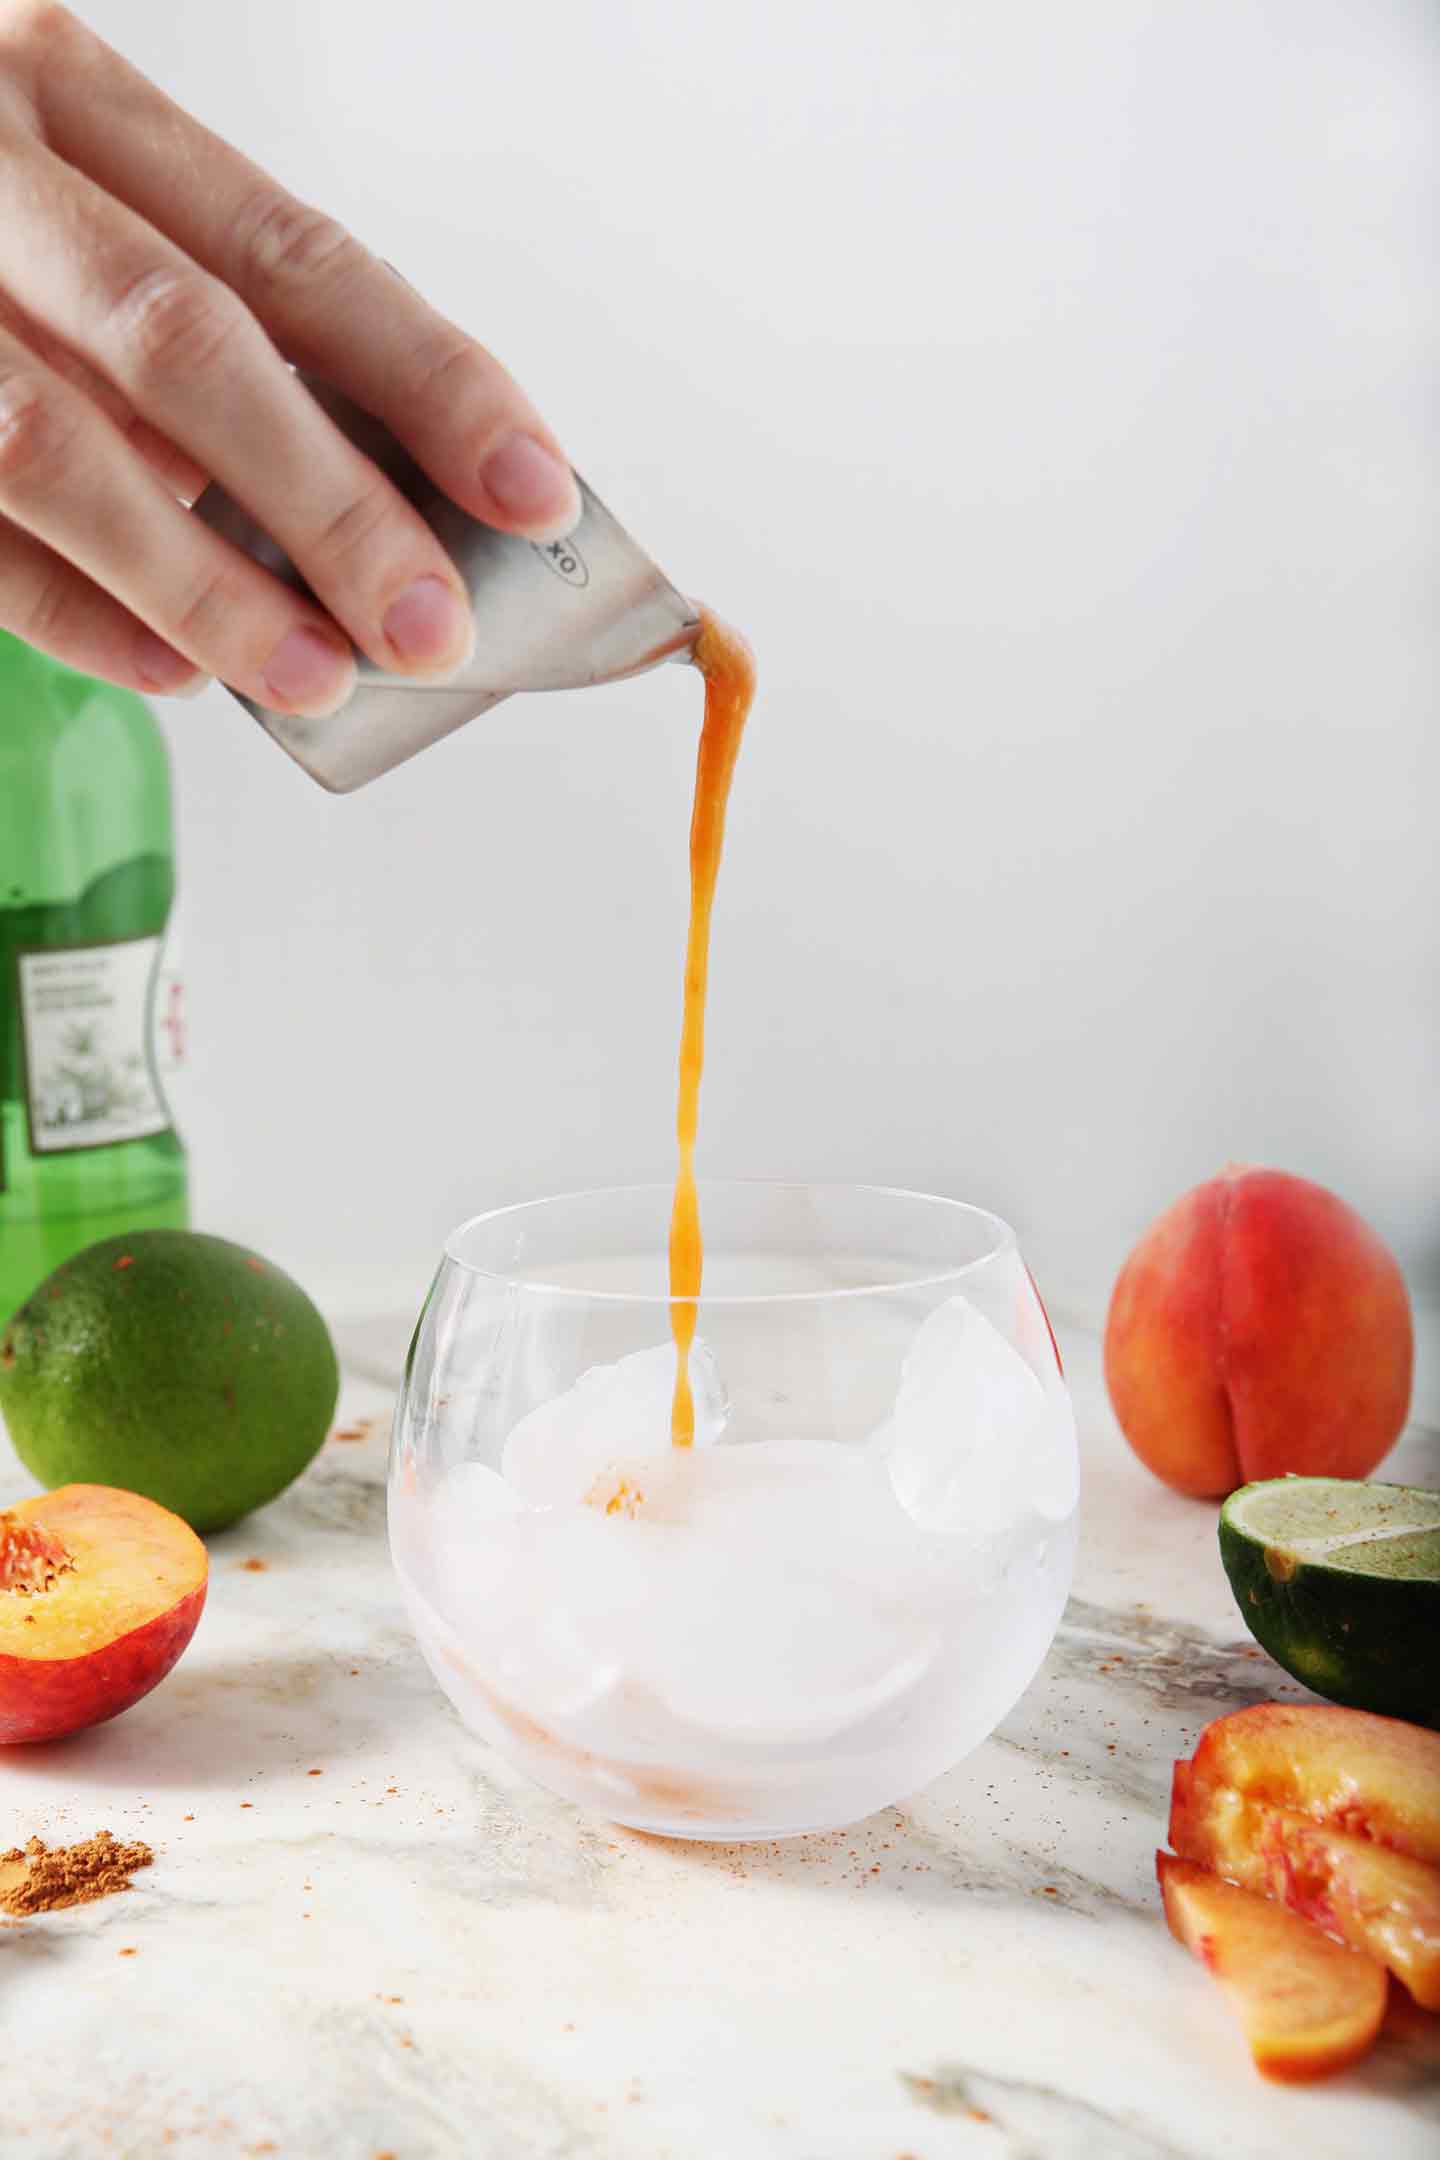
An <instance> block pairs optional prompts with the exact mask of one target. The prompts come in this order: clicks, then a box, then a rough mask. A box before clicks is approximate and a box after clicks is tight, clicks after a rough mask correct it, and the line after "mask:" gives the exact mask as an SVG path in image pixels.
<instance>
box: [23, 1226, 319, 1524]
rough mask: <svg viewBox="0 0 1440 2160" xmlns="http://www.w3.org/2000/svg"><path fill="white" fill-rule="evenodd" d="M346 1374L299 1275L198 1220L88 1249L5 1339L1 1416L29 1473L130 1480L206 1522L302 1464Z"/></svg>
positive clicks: (232, 1511) (248, 1505) (281, 1481)
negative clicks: (208, 1232) (295, 1278)
mask: <svg viewBox="0 0 1440 2160" xmlns="http://www.w3.org/2000/svg"><path fill="white" fill-rule="evenodd" d="M339 1386H340V1373H339V1368H338V1366H337V1364H336V1361H335V1350H334V1346H333V1345H332V1343H331V1341H330V1336H329V1332H328V1330H327V1328H326V1326H325V1323H324V1321H323V1320H322V1319H321V1317H320V1315H319V1313H318V1312H317V1311H316V1309H315V1307H314V1306H313V1305H312V1304H311V1302H310V1300H309V1298H308V1297H307V1296H306V1295H305V1292H304V1291H303V1290H302V1289H301V1288H300V1285H299V1284H298V1283H296V1282H292V1281H291V1279H290V1277H289V1276H288V1275H285V1274H283V1273H282V1272H281V1270H280V1269H279V1268H277V1267H273V1266H272V1265H271V1263H270V1262H269V1261H268V1260H264V1259H262V1258H261V1257H260V1255H259V1254H258V1253H253V1252H247V1251H246V1250H245V1248H244V1246H243V1245H232V1244H230V1243H229V1242H228V1241H227V1240H226V1239H225V1238H218V1237H207V1236H205V1235H203V1234H202V1233H201V1232H199V1231H194V1230H141V1231H137V1232H136V1233H135V1234H134V1235H133V1236H131V1237H118V1238H106V1239H104V1240H103V1241H102V1242H101V1243H100V1244H98V1245H91V1246H88V1247H87V1248H86V1250H85V1251H84V1252H81V1253H77V1254H76V1255H75V1257H74V1258H73V1259H71V1260H67V1261H66V1262H65V1264H64V1265H63V1267H58V1268H57V1269H56V1270H55V1272H54V1274H53V1275H51V1276H49V1277H48V1278H47V1279H46V1281H44V1282H43V1283H41V1285H40V1287H39V1289H38V1290H36V1291H34V1292H33V1293H32V1295H31V1296H30V1297H29V1298H27V1300H26V1302H25V1303H24V1304H23V1305H22V1306H21V1307H20V1310H19V1311H18V1312H17V1313H16V1314H15V1315H14V1317H13V1319H12V1320H11V1321H10V1323H9V1325H8V1326H7V1327H6V1328H5V1330H4V1333H3V1335H0V1412H3V1414H4V1418H5V1423H6V1425H7V1426H8V1427H9V1430H10V1437H11V1439H12V1440H13V1441H14V1443H15V1452H16V1454H17V1455H18V1456H19V1457H20V1460H21V1461H22V1462H23V1463H24V1465H25V1467H26V1469H27V1470H29V1471H30V1472H31V1473H32V1475H33V1476H35V1477H37V1478H39V1479H40V1481H41V1482H42V1484H44V1485H46V1486H49V1487H54V1486H56V1485H69V1484H87V1485H119V1486H123V1487H124V1488H125V1489H126V1490H127V1491H129V1492H137V1493H143V1494H144V1495H145V1496H146V1498H147V1499H150V1500H158V1501H159V1503H160V1505H161V1506H162V1507H167V1508H170V1509H172V1510H173V1512H174V1513H175V1514H177V1515H183V1516H184V1518H185V1520H186V1522H188V1523H189V1524H190V1526H191V1527H192V1529H195V1530H201V1531H206V1530H223V1529H224V1528H225V1525H226V1524H227V1523H232V1522H234V1521H235V1520H236V1519H237V1518H238V1517H239V1516H241V1515H248V1514H249V1512H250V1510H251V1509H252V1508H257V1507H261V1506H263V1504H264V1503H265V1501H267V1500H273V1499H274V1497H275V1495H276V1493H278V1492H282V1491H283V1490H284V1488H285V1487H286V1486H287V1485H288V1484H289V1483H290V1482H291V1480H292V1479H293V1478H296V1477H298V1476H299V1474H300V1472H301V1471H302V1470H303V1469H304V1468H305V1465H306V1464H307V1463H308V1462H309V1461H310V1459H311V1457H312V1456H313V1455H314V1454H315V1452H316V1450H317V1449H318V1448H319V1446H320V1444H321V1442H322V1441H323V1440H324V1438H325V1435H326V1432H327V1431H328V1429H329V1425H330V1420H331V1417H332V1416H333V1414H334V1410H335V1398H336V1395H337V1394H338V1392H339Z"/></svg>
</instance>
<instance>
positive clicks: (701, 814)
mask: <svg viewBox="0 0 1440 2160" xmlns="http://www.w3.org/2000/svg"><path fill="white" fill-rule="evenodd" d="M694 659H695V665H696V667H698V668H699V670H700V672H701V674H702V675H703V676H704V678H705V725H704V727H703V728H702V730H701V734H700V754H699V757H698V759H697V760H696V765H695V806H694V809H693V810H692V812H691V816H690V935H689V939H688V942H687V944H686V948H685V1010H684V1017H683V1019H682V1022H681V1028H680V1100H679V1106H678V1108H677V1110H676V1115H675V1134H676V1138H677V1140H678V1141H679V1143H680V1167H679V1170H678V1172H677V1174H676V1178H675V1202H674V1206H673V1208H672V1210H671V1214H670V1297H671V1301H672V1302H671V1306H670V1327H671V1331H672V1333H673V1334H674V1337H675V1401H674V1405H673V1407H672V1409H671V1412H670V1437H671V1439H672V1440H673V1441H674V1443H675V1445H676V1447H689V1446H690V1445H691V1443H692V1442H693V1440H694V1438H695V1402H694V1398H693V1396H692V1394H691V1391H690V1345H691V1344H692V1342H693V1341H694V1340H695V1318H696V1312H697V1302H696V1301H697V1300H698V1298H699V1296H700V1273H701V1269H702V1266H703V1264H704V1257H705V1248H704V1245H703V1243H702V1241H701V1237H700V1208H699V1203H698V1201H697V1199H696V1194H695V1132H696V1128H697V1126H698V1123H699V1118H700V1076H701V1073H702V1072H703V1070H704V1067H705V991H706V985H707V983H708V981H709V975H710V916H711V912H712V910H713V908H714V905H715V880H716V877H717V876H718V874H719V870H720V851H721V849H722V848H723V846H724V844H725V807H726V804H727V803H728V802H729V800H730V782H731V779H732V778H733V776H734V772H735V760H736V758H737V756H738V755H739V752H740V738H741V736H742V735H743V734H744V732H745V722H746V719H747V718H748V716H749V712H750V705H751V701H752V700H753V698H754V696H755V661H754V656H753V655H752V653H751V651H750V648H749V646H748V645H747V644H746V643H745V640H744V639H743V638H742V637H741V636H739V635H738V633H737V632H736V631H734V630H728V629H727V628H726V627H725V625H724V623H722V622H717V621H716V619H715V617H714V616H713V615H712V614H711V613H710V612H709V610H708V609H705V608H702V610H701V612H700V635H699V636H698V637H697V639H696V640H695V653H694Z"/></svg>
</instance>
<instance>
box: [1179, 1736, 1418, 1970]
mask: <svg viewBox="0 0 1440 2160" xmlns="http://www.w3.org/2000/svg"><path fill="white" fill-rule="evenodd" d="M1170 1843H1171V1844H1172V1845H1173V1846H1174V1848H1175V1850H1176V1852H1177V1853H1179V1854H1181V1855H1182V1856H1183V1858H1185V1859H1186V1860H1195V1861H1198V1862H1199V1864H1200V1865H1201V1866H1202V1867H1208V1868H1213V1869H1214V1871H1215V1872H1216V1874H1218V1875H1224V1876H1225V1877H1226V1878H1227V1879H1228V1880H1229V1881H1230V1882H1235V1883H1239V1884H1240V1885H1241V1887H1242V1889H1245V1890H1254V1891H1256V1892H1258V1893H1259V1895H1260V1896H1262V1897H1269V1898H1274V1899H1275V1900H1276V1902H1277V1903H1278V1904H1281V1905H1285V1906H1288V1907H1289V1909H1290V1911H1291V1912H1295V1913H1299V1914H1301V1915H1302V1917H1303V1918H1305V1919H1307V1920H1313V1921H1314V1923H1315V1925H1316V1926H1317V1927H1321V1928H1324V1929H1325V1930H1326V1932H1327V1933H1328V1934H1331V1935H1335V1936H1338V1937H1339V1939H1340V1941H1341V1942H1345V1943H1348V1944H1349V1945H1350V1948H1351V1949H1352V1950H1363V1951H1364V1952H1365V1953H1366V1955H1367V1956H1369V1957H1373V1958H1378V1960H1379V1961H1380V1963H1381V1964H1382V1965H1388V1966H1389V1968H1390V1970H1391V1972H1392V1973H1394V1974H1395V1976H1396V1978H1397V1979H1399V1980H1403V1981H1404V1982H1405V1985H1406V1986H1407V1987H1408V1988H1409V1990H1410V1992H1411V1994H1412V1995H1413V1996H1414V1997H1415V2000H1416V2002H1418V2003H1420V2004H1422V2005H1423V2006H1424V2007H1425V2008H1426V2009H1427V2010H1440V1868H1433V1867H1428V1866H1427V1865H1426V1863H1425V1862H1424V1861H1423V1860H1411V1859H1410V1858H1408V1856H1407V1855H1406V1854H1404V1853H1397V1852H1390V1851H1388V1850H1387V1848H1386V1847H1385V1846H1383V1845H1372V1844H1369V1843H1368V1842H1367V1841H1366V1840H1365V1839H1364V1838H1358V1837H1351V1836H1350V1835H1349V1834H1348V1833H1347V1832H1346V1831H1344V1830H1332V1829H1331V1828H1330V1826H1329V1825H1328V1824H1327V1823H1316V1822H1311V1821H1310V1820H1309V1819H1308V1817H1306V1816H1304V1815H1295V1814H1292V1813H1291V1812H1290V1811H1289V1809H1287V1808H1277V1807H1270V1806H1268V1805H1267V1804H1266V1803H1265V1802H1264V1801H1263V1800H1247V1799H1246V1798H1245V1797H1244V1795H1243V1794H1242V1793H1238V1792H1235V1791H1233V1790H1232V1789H1231V1788H1230V1787H1229V1786H1227V1785H1205V1784H1202V1783H1201V1782H1200V1781H1199V1780H1198V1779H1197V1778H1196V1776H1195V1774H1194V1771H1193V1770H1192V1768H1191V1766H1190V1764H1189V1763H1184V1762H1177V1763H1176V1765H1175V1783H1174V1789H1173V1793H1172V1797H1171V1805H1170Z"/></svg>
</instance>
